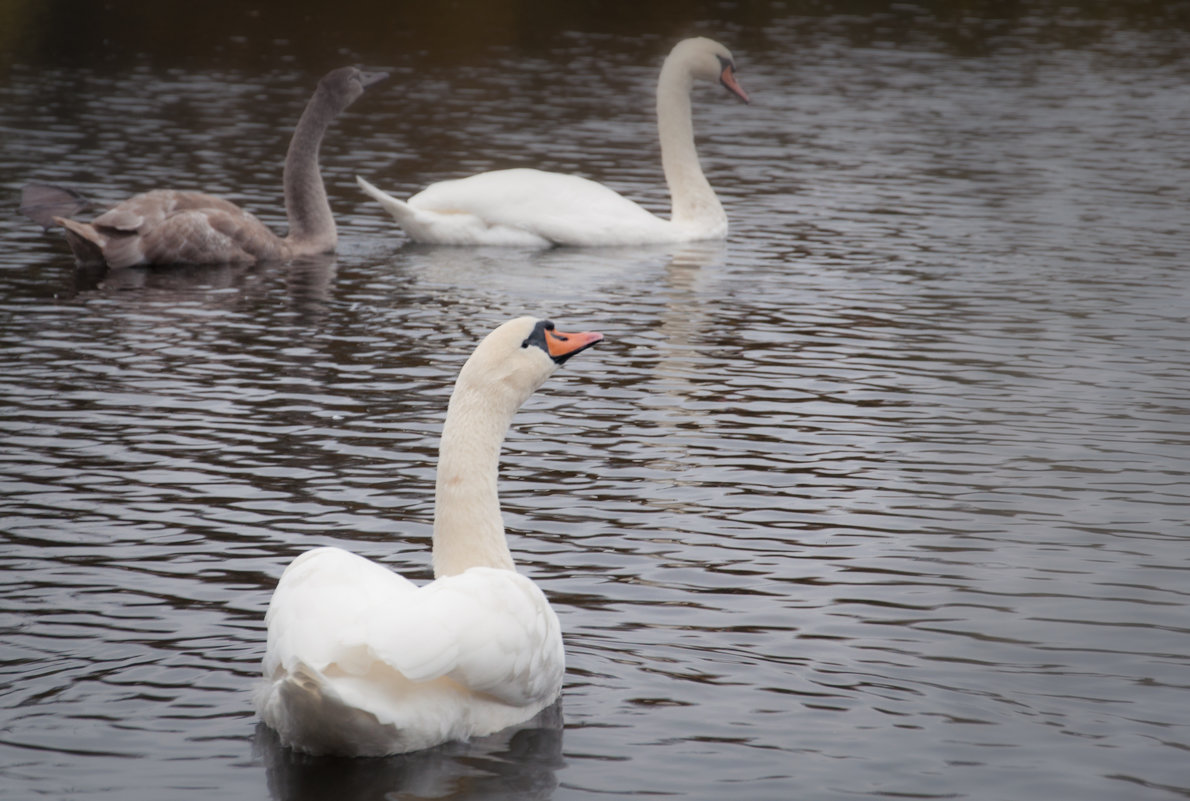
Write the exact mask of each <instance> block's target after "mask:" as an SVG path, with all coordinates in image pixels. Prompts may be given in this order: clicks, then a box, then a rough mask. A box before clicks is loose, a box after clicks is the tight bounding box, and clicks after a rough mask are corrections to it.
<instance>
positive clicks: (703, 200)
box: [356, 38, 748, 247]
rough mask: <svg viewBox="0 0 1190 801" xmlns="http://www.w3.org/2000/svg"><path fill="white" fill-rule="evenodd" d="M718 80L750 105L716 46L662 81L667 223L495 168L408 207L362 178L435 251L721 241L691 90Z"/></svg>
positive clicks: (690, 46)
mask: <svg viewBox="0 0 1190 801" xmlns="http://www.w3.org/2000/svg"><path fill="white" fill-rule="evenodd" d="M696 78H697V79H699V80H708V81H715V80H718V81H719V82H720V83H722V84H723V86H725V87H726V88H727V89H728V90H729V91H730V92H732V93H733V94H735V95H736V96H737V97H739V98H740V99H741V100H743V101H744V102H745V103H746V102H748V95H747V94H746V93H745V92H744V90H743V89H741V88H740V85H739V84H738V83H736V79H735V62H734V61H733V60H732V57H731V53H730V51H728V49H727V48H726V47H724V46H723V45H721V44H719V43H718V42H714V41H712V40H710V39H704V38H696V39H685V40H683V41H681V42H678V44H677V45H675V46H674V49H673V50H672V51H671V52H670V54H669V56H668V57H667V58H666V59H665V64H664V65H663V66H662V67H661V76H660V78H659V79H658V81H657V132H658V134H659V136H660V138H661V164H662V167H663V168H664V170H665V182H666V184H668V185H669V193H670V197H671V199H672V204H673V210H672V213H671V215H670V219H668V220H666V219H663V218H661V217H658V216H656V215H655V214H652V213H651V212H648V211H646V210H645V209H643V208H641V207H640V206H638V205H637V204H636V203H634V202H632V201H631V200H628V199H627V198H625V197H624V196H622V195H620V194H619V193H617V192H615V191H613V190H611V189H609V188H607V187H606V186H603V185H602V184H598V183H595V182H594V181H590V180H587V179H586V178H580V177H578V176H575V175H563V174H560V173H553V172H543V171H541V170H532V169H513V170H497V171H494V172H484V173H480V174H478V175H473V176H471V177H469V178H462V179H459V180H455V181H442V182H441V183H436V184H432V185H431V186H429V187H427V188H426V189H425V190H423V191H422V192H419V193H418V194H416V195H414V196H413V197H411V198H410V199H409V200H408V202H403V201H400V200H397V199H396V198H394V197H392V196H391V195H389V194H387V193H385V192H382V191H381V190H379V189H377V188H376V187H375V186H373V185H372V184H370V183H368V182H367V181H365V180H364V179H363V178H360V177H358V176H357V177H356V181H357V182H358V183H359V185H360V187H361V188H362V189H363V190H364V191H365V192H367V193H368V194H369V195H371V196H372V197H373V198H375V199H376V200H377V201H379V202H380V205H381V206H383V207H384V208H385V209H387V210H388V212H389V213H390V214H392V215H393V217H394V218H395V219H396V221H397V224H398V225H400V226H401V227H402V228H403V229H405V233H407V234H408V235H409V237H410V238H411V239H413V240H414V241H415V242H425V243H429V244H438V245H520V246H530V247H548V246H550V245H579V246H595V245H643V244H666V243H671V242H687V241H693V240H698V239H721V238H723V237H724V236H726V235H727V215H726V214H725V213H724V212H723V206H722V204H720V203H719V198H718V197H717V196H716V195H715V190H713V189H712V188H711V185H710V183H708V182H707V179H706V176H704V175H703V172H702V166H701V165H700V164H699V162H698V152H697V151H696V150H695V148H694V129H693V126H692V124H691V118H690V91H691V88H692V87H693V84H694V80H695V79H696Z"/></svg>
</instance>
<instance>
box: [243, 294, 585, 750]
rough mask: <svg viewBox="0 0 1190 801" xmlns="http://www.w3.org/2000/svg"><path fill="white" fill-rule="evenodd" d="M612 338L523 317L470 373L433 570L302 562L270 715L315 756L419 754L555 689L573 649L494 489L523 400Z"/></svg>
mask: <svg viewBox="0 0 1190 801" xmlns="http://www.w3.org/2000/svg"><path fill="white" fill-rule="evenodd" d="M602 338H603V336H602V335H601V334H598V333H594V332H584V333H580V334H564V333H562V332H561V331H558V330H556V329H555V328H554V324H553V323H552V322H550V321H548V320H535V319H533V318H531V317H521V318H518V319H516V320H511V321H509V322H507V323H505V324H504V325H502V326H500V327H499V328H497V329H496V330H495V331H493V332H492V333H491V334H489V335H488V336H487V337H486V338H485V339H484V340H483V342H481V343H480V344H479V346H478V347H477V348H476V349H475V352H474V353H473V354H472V355H471V358H469V359H468V360H467V362H466V364H464V365H463V368H462V370H461V371H460V372H459V377H458V380H457V381H456V383H455V388H454V393H453V394H452V395H451V398H450V403H449V406H448V408H447V414H446V423H445V425H444V426H443V430H442V441H441V446H440V450H439V457H438V478H437V486H436V498H435V509H434V535H433V553H434V556H433V561H434V575H435V579H434V581H432V582H430V583H429V584H426V585H424V586H421V587H418V586H416V585H414V584H413V583H411V582H410V581H408V580H407V579H405V578H402V577H401V576H400V575H398V574H396V573H394V572H392V571H391V570H389V569H388V568H386V567H384V566H382V565H379V564H376V563H375V562H371V561H369V560H367V559H365V558H363V557H362V556H357V555H355V554H352V553H349V552H348V551H344V550H341V549H339V548H317V549H315V550H312V551H309V552H307V553H304V554H302V555H301V556H299V557H298V558H297V559H295V560H294V561H293V562H292V563H291V564H290V565H289V567H288V568H286V570H285V573H284V574H283V575H282V576H281V581H280V583H279V584H278V585H277V589H276V591H275V592H274V593H273V598H272V601H271V602H270V604H269V610H268V614H267V616H266V621H267V624H268V645H267V649H266V653H265V657H264V677H265V683H264V685H263V686H262V688H261V690H260V692H259V693H258V694H257V699H256V701H257V709H258V710H259V712H260V716H261V718H262V719H263V720H264V722H265V723H267V724H268V725H269V726H271V727H272V728H273V729H275V730H276V731H277V733H278V734H279V735H280V737H281V741H282V742H283V743H284V744H286V745H289V746H292V747H293V748H296V749H298V750H300V751H305V752H308V753H312V754H336V755H345V756H380V755H384V754H394V753H402V752H405V751H414V750H417V749H420V748H428V747H430V746H433V745H437V744H439V743H443V742H446V741H448V740H454V739H464V738H467V737H469V736H481V735H485V734H491V733H493V732H495V731H499V730H500V729H503V728H506V727H508V726H512V725H515V724H517V723H522V722H524V721H526V720H528V719H529V718H531V717H533V716H534V715H535V714H537V713H538V712H540V711H541V710H542V709H544V708H545V707H547V706H549V705H550V704H551V703H553V702H554V700H555V699H556V698H557V697H558V693H559V692H560V691H561V686H562V673H563V669H564V661H565V657H564V654H563V650H562V634H561V631H560V628H559V625H558V618H557V616H556V615H555V614H554V611H553V610H552V609H551V608H550V605H549V602H548V601H546V598H545V595H543V594H542V592H541V590H540V589H538V588H537V586H536V585H535V584H533V582H532V581H530V580H529V579H528V578H526V577H525V576H522V575H520V574H519V573H517V572H516V569H515V567H514V565H513V561H512V555H511V554H510V553H509V550H508V543H507V541H506V540H505V536H504V524H503V522H502V521H501V518H500V502H499V499H498V497H497V493H496V472H497V467H498V462H499V456H500V446H501V443H502V442H503V441H504V435H505V433H506V432H507V430H508V426H509V424H510V422H511V420H512V417H513V415H514V414H515V413H516V410H517V409H518V408H519V407H520V405H521V404H522V403H524V402H525V401H526V400H527V399H528V398H529V396H530V395H531V394H532V393H533V391H534V390H536V389H537V387H539V386H540V385H541V383H542V382H543V381H544V380H545V379H546V378H547V377H548V376H549V375H550V374H551V373H552V372H553V371H554V370H555V369H556V368H557V367H558V365H559V364H561V363H562V362H564V361H565V360H567V359H569V358H570V357H571V356H573V355H574V354H576V353H578V352H579V351H582V350H584V349H586V348H588V347H590V346H591V345H594V344H595V343H596V342H598V341H599V340H601V339H602Z"/></svg>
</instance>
